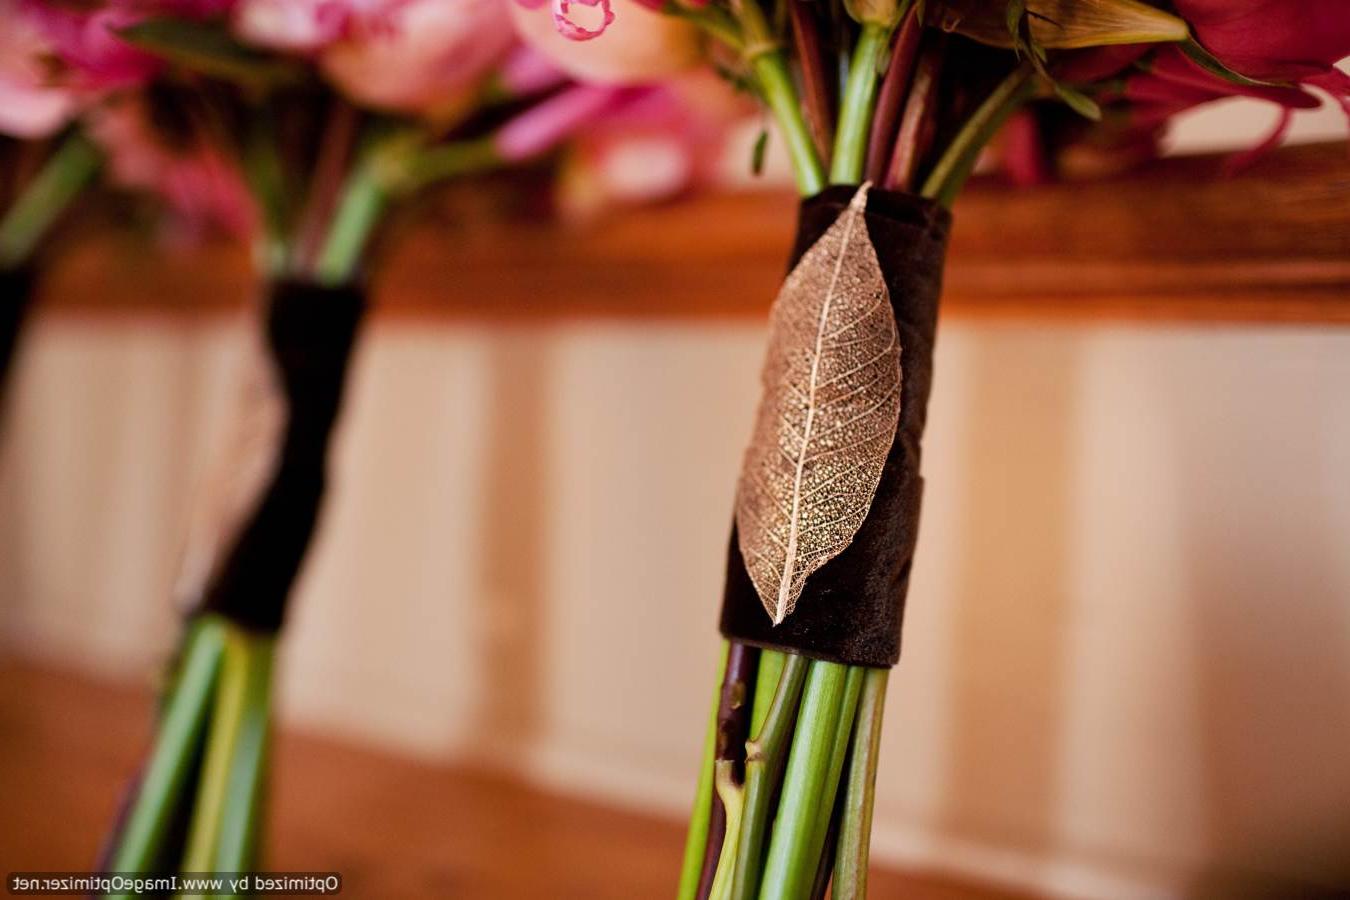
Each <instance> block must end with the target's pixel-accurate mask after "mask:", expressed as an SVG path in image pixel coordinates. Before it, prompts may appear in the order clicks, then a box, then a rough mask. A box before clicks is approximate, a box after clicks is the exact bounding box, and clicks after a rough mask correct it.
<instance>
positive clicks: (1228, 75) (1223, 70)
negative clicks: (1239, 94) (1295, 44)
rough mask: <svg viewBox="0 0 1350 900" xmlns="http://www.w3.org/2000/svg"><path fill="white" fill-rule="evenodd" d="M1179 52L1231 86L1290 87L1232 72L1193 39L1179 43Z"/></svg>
mask: <svg viewBox="0 0 1350 900" xmlns="http://www.w3.org/2000/svg"><path fill="white" fill-rule="evenodd" d="M1181 52H1182V53H1184V54H1186V56H1187V58H1188V59H1190V61H1191V62H1193V63H1195V64H1196V65H1197V66H1199V67H1200V68H1202V69H1204V70H1205V71H1206V72H1208V73H1210V74H1211V75H1217V76H1218V77H1219V78H1222V79H1223V80H1224V81H1227V82H1230V83H1232V84H1240V85H1242V86H1243V87H1290V83H1289V82H1287V81H1262V80H1261V79H1259V78H1248V77H1247V76H1246V75H1243V74H1242V73H1241V72H1234V71H1233V70H1232V69H1230V68H1228V67H1227V66H1225V65H1224V64H1223V62H1222V61H1220V60H1219V58H1218V57H1217V56H1215V55H1214V54H1213V53H1210V52H1209V51H1208V50H1206V49H1205V48H1204V46H1202V45H1201V44H1200V42H1199V41H1197V40H1196V39H1195V38H1192V37H1188V38H1187V39H1186V40H1185V41H1182V43H1181Z"/></svg>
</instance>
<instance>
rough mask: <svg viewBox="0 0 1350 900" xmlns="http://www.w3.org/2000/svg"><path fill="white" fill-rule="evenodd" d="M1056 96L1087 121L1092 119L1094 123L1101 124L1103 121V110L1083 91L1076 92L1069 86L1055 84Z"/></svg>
mask: <svg viewBox="0 0 1350 900" xmlns="http://www.w3.org/2000/svg"><path fill="white" fill-rule="evenodd" d="M1054 89H1055V94H1056V95H1057V96H1058V97H1059V99H1061V100H1063V101H1064V103H1065V104H1066V105H1067V106H1068V107H1069V108H1070V109H1072V110H1073V111H1074V112H1076V113H1078V114H1079V115H1080V116H1082V117H1083V118H1085V119H1091V120H1092V121H1094V122H1100V121H1101V119H1102V108H1101V107H1100V106H1098V105H1097V101H1095V100H1093V99H1092V98H1091V97H1089V96H1088V95H1087V94H1084V93H1083V92H1082V91H1077V90H1074V89H1073V88H1071V87H1068V86H1067V85H1063V84H1060V83H1059V82H1054Z"/></svg>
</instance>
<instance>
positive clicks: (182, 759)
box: [111, 617, 225, 872]
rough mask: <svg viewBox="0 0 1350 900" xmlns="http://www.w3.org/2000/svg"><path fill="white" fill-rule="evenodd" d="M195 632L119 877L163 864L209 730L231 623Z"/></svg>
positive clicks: (208, 624) (130, 825)
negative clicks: (175, 814)
mask: <svg viewBox="0 0 1350 900" xmlns="http://www.w3.org/2000/svg"><path fill="white" fill-rule="evenodd" d="M190 627H191V631H190V632H189V635H188V639H187V647H186V649H185V650H184V654H183V664H182V672H181V674H180V675H179V677H178V679H177V681H176V683H175V685H174V687H173V689H172V691H171V692H170V695H169V701H168V704H167V705H166V707H165V711H164V717H163V719H162V721H161V724H160V727H159V733H158V734H157V735H156V737H155V745H154V749H153V751H152V752H151V756H150V761H149V763H148V765H147V766H146V770H145V776H144V778H143V780H142V781H141V784H140V786H139V787H138V788H137V790H136V799H135V802H134V805H133V806H132V808H131V811H130V813H129V814H128V816H127V822H126V826H125V827H124V828H123V830H122V834H121V836H120V838H119V841H118V845H117V850H116V852H115V853H114V854H113V856H112V861H111V868H112V870H113V871H116V872H148V871H152V870H154V869H157V868H159V867H160V866H161V865H163V863H164V860H162V859H161V858H160V857H161V855H162V850H163V847H164V841H165V837H166V833H167V830H168V827H169V824H170V822H171V821H172V819H173V815H172V813H173V810H174V809H175V808H176V807H177V806H178V803H179V801H180V799H181V798H182V796H183V794H184V788H185V786H186V784H187V781H188V775H189V772H188V768H189V764H190V763H191V762H192V760H193V758H194V757H195V755H196V748H197V746H198V744H199V743H200V742H201V738H202V734H203V733H204V732H205V730H206V722H207V718H208V716H209V713H210V709H211V696H212V692H213V691H214V688H215V684H216V679H217V675H218V673H219V670H220V666H221V660H222V658H223V656H224V652H225V624H224V623H223V622H222V621H220V620H219V619H216V618H213V617H208V618H204V619H202V620H200V621H198V622H197V623H195V624H194V625H192V626H190Z"/></svg>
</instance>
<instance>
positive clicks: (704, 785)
mask: <svg viewBox="0 0 1350 900" xmlns="http://www.w3.org/2000/svg"><path fill="white" fill-rule="evenodd" d="M730 649H731V645H730V644H729V643H728V642H726V641H723V642H722V659H721V662H719V663H718V665H717V682H716V684H717V687H716V688H715V689H714V691H713V702H712V714H711V715H710V716H709V717H708V731H707V735H706V736H705V737H704V739H703V764H702V766H701V767H700V768H699V773H698V787H697V788H696V789H695V791H694V811H693V813H692V814H691V815H690V817H689V836H688V837H687V838H686V839H685V843H684V864H683V865H682V866H681V867H680V891H679V894H678V895H677V897H678V900H694V897H695V896H696V895H697V894H698V881H699V876H701V875H702V874H703V857H704V854H705V851H706V848H707V844H708V820H709V819H710V818H711V816H712V792H713V758H714V757H715V756H716V755H717V705H718V699H719V698H720V697H721V695H722V677H723V676H724V675H725V673H726V667H727V653H728V651H729V650H730Z"/></svg>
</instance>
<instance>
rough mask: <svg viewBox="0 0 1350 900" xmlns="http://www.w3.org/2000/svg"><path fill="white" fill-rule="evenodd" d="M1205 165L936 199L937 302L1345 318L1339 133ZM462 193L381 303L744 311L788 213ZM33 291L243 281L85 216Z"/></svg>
mask: <svg viewBox="0 0 1350 900" xmlns="http://www.w3.org/2000/svg"><path fill="white" fill-rule="evenodd" d="M1221 163H1222V160H1221V159H1220V158H1217V157H1191V158H1184V159H1171V160H1161V161H1159V162H1157V163H1155V164H1153V165H1151V166H1149V167H1147V168H1145V169H1141V170H1138V171H1134V172H1131V173H1129V174H1126V175H1121V176H1118V177H1115V178H1111V179H1108V180H1103V181H1096V182H1090V183H1074V184H1060V185H1050V186H1046V187H1042V188H1037V189H1032V190H1016V189H1013V188H1009V187H1005V186H1001V185H998V184H995V183H981V184H977V185H975V186H974V187H972V188H971V190H969V191H967V193H966V195H965V196H964V197H963V198H962V200H961V201H960V203H959V205H958V207H957V210H956V222H957V224H956V228H955V231H954V234H953V239H952V248H951V255H950V260H949V267H948V274H947V285H946V293H945V297H944V301H943V302H944V309H945V310H946V311H947V312H948V313H949V314H952V315H958V316H982V317H987V316H994V317H1047V318H1055V319H1063V318H1068V319H1076V318H1082V317H1108V318H1116V319H1129V320H1180V321H1229V322H1291V323H1314V322H1323V323H1347V322H1350V155H1347V148H1346V145H1345V144H1343V143H1338V144H1322V145H1314V146H1305V147H1294V148H1287V149H1285V150H1283V151H1280V152H1278V153H1275V154H1272V155H1271V156H1269V157H1267V158H1266V159H1263V160H1261V161H1260V162H1259V163H1258V164H1257V165H1256V166H1254V167H1253V168H1251V169H1250V170H1248V171H1247V172H1245V173H1243V174H1240V175H1237V176H1232V177H1227V176H1224V175H1223V174H1222V173H1221V171H1220V169H1221ZM467 190H469V189H468V188H459V189H458V191H459V192H461V193H463V192H465V191H467ZM461 199H463V197H461ZM468 202H471V203H472V204H473V205H474V206H475V208H476V209H477V211H478V212H479V213H481V214H480V215H477V216H475V217H474V218H473V222H474V224H473V226H472V227H469V226H468V225H467V224H465V223H464V221H463V219H462V218H459V219H456V218H454V217H452V216H449V215H447V214H444V213H442V214H439V215H432V216H423V217H422V218H421V219H420V220H419V221H417V222H414V223H410V224H408V225H407V226H406V227H403V228H401V229H400V233H399V234H398V235H397V239H396V240H394V241H391V246H390V252H389V254H388V255H387V257H386V258H385V259H384V261H383V262H384V265H382V266H381V272H380V277H379V278H378V279H377V280H376V296H377V302H378V304H379V308H380V310H381V313H382V314H386V315H400V316H429V317H435V318H459V319H464V318H468V319H488V320H529V319H540V318H545V319H556V318H576V317H604V318H624V319H627V318H708V317H729V318H743V319H760V318H762V317H763V316H764V314H765V311H766V310H767V308H768V304H769V302H770V301H771V299H772V297H773V294H774V291H775V288H776V285H777V282H778V280H779V279H780V277H781V275H782V270H783V259H784V257H785V255H786V252H787V247H788V243H789V240H790V237H791V232H792V227H793V217H794V200H793V198H792V197H791V196H790V195H788V194H786V193H781V192H760V193H738V194H717V195H707V196H703V197H699V198H695V199H691V200H686V201H682V202H678V203H670V204H665V205H661V206H656V207H650V208H642V209H634V210H629V211H625V212H622V213H619V214H616V215H612V216H610V217H608V218H605V219H603V220H600V221H596V222H593V223H589V224H573V225H562V224H558V223H555V222H552V221H547V220H542V219H536V220H531V219H530V218H528V217H521V216H519V215H504V214H500V213H496V214H494V207H493V205H492V203H491V201H490V200H489V201H484V200H483V199H482V198H481V197H480V198H478V199H477V200H474V201H468ZM460 205H461V207H462V205H463V204H460ZM451 208H453V203H452V204H451ZM42 293H43V295H44V302H45V303H46V304H47V305H48V306H49V307H51V308H54V309H57V310H63V311H72V312H74V311H80V312H97V311H117V312H132V311H139V312H157V313H158V312H183V313H201V312H219V311H222V310H227V309H231V308H236V307H237V306H238V305H239V304H240V303H241V302H242V300H243V299H244V298H247V297H248V296H250V294H251V275H250V269H249V265H248V257H247V254H246V253H245V252H244V251H243V250H242V249H240V248H238V247H234V246H230V245H226V244H211V245H207V246H201V247H195V248H192V249H184V250H179V251H177V252H171V253H166V252H163V251H162V250H160V251H159V252H156V250H155V249H154V248H153V247H151V246H150V244H149V242H148V241H147V240H146V239H145V238H144V237H139V236H137V235H135V234H133V233H131V232H127V231H124V230H120V229H117V228H103V229H92V230H89V231H88V233H85V234H83V235H82V236H80V237H79V239H78V240H74V241H72V242H71V245H70V246H69V247H68V248H66V250H65V252H63V253H62V254H61V257H60V259H59V260H58V261H57V262H56V263H55V264H54V265H53V266H52V269H51V271H49V272H48V273H47V277H46V278H45V279H44V289H43V292H42Z"/></svg>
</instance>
